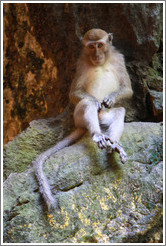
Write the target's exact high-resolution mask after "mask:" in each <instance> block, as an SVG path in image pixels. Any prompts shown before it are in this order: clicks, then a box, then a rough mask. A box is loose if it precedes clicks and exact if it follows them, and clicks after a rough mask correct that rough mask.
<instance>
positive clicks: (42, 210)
mask: <svg viewBox="0 0 166 246" xmlns="http://www.w3.org/2000/svg"><path fill="white" fill-rule="evenodd" d="M67 115H68V114H67ZM70 117H71V116H70V115H68V117H67V118H65V120H64V115H61V116H59V117H58V118H52V119H48V120H38V121H33V122H31V124H30V127H28V128H27V129H26V130H25V131H24V132H22V133H21V134H20V135H18V136H17V137H16V138H15V139H14V140H13V141H12V142H10V143H8V144H7V145H6V146H5V151H4V173H5V175H4V176H5V178H6V180H5V181H4V243H40V244H41V243H130V242H133V243H149V242H152V243H155V242H157V243H159V242H160V243H161V242H162V193H163V191H162V168H163V163H162V125H161V124H160V123H141V122H133V123H125V131H124V134H123V137H122V139H121V145H123V146H124V149H125V150H126V152H127V153H128V161H127V163H126V164H125V165H122V164H121V163H120V160H119V156H118V154H117V153H114V154H113V155H112V156H110V157H108V156H107V155H106V152H105V151H104V150H99V149H98V148H97V147H96V146H95V144H94V143H93V142H92V141H91V139H90V138H89V136H88V135H86V136H85V137H83V138H82V139H81V140H80V141H79V142H78V143H76V144H74V145H72V146H70V147H67V148H65V149H63V150H61V151H59V152H58V153H56V154H55V155H53V156H51V157H50V158H49V159H48V160H47V161H46V163H45V165H44V172H45V174H46V176H47V177H48V181H49V183H50V186H51V188H52V192H53V194H54V196H55V198H56V199H57V203H58V207H57V209H55V211H53V212H52V213H49V212H47V210H46V207H45V205H44V203H43V200H42V198H41V196H40V194H39V189H38V184H37V182H36V179H35V176H34V172H33V169H32V167H31V166H30V162H31V161H32V160H33V159H34V158H35V157H36V156H37V154H38V153H40V152H42V151H43V150H44V149H47V148H48V147H50V146H51V145H52V144H55V143H56V142H57V141H59V139H61V138H63V137H64V135H65V134H64V132H65V133H68V132H69V131H71V129H72V127H73V126H72V125H70V127H69V128H67V127H66V126H67V125H69V124H68V120H71V119H70ZM64 129H65V130H64ZM9 167H10V168H9ZM10 172H11V173H10ZM9 173H10V174H9Z"/></svg>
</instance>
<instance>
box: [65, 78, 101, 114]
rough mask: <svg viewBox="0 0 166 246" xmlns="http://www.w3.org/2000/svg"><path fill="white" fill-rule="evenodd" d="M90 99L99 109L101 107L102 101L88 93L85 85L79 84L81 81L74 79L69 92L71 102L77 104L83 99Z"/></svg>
mask: <svg viewBox="0 0 166 246" xmlns="http://www.w3.org/2000/svg"><path fill="white" fill-rule="evenodd" d="M85 98H86V99H88V100H89V101H91V102H94V103H95V104H96V107H97V110H100V109H101V103H100V102H99V101H98V100H97V99H96V98H95V97H94V96H92V95H90V94H88V93H87V92H86V91H85V90H84V88H83V86H81V85H80V84H79V81H77V80H76V79H75V80H74V81H73V83H72V85H71V89H70V93H69V99H70V102H71V103H73V104H74V105H77V104H78V103H79V102H80V101H81V100H82V99H85Z"/></svg>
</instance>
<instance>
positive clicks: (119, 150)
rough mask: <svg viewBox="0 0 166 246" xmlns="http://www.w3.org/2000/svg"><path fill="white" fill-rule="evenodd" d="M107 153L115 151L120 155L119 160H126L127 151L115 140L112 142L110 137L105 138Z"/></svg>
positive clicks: (123, 161)
mask: <svg viewBox="0 0 166 246" xmlns="http://www.w3.org/2000/svg"><path fill="white" fill-rule="evenodd" d="M107 147H108V153H112V152H113V151H116V152H117V153H119V155H120V159H121V162H122V163H123V164H124V163H125V162H126V161H127V153H126V152H125V151H124V149H123V148H122V147H121V146H120V145H119V144H118V143H116V142H114V143H112V142H111V141H110V139H108V140H107Z"/></svg>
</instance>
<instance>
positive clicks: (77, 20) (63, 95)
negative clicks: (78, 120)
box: [3, 3, 163, 144]
mask: <svg viewBox="0 0 166 246" xmlns="http://www.w3.org/2000/svg"><path fill="white" fill-rule="evenodd" d="M162 11H163V6H162V3H4V4H3V40H4V42H3V50H4V51H3V52H4V53H3V60H4V63H3V75H4V82H3V83H4V84H3V85H4V89H3V119H4V144H5V143H7V142H8V141H11V140H12V139H13V138H14V137H15V136H16V135H17V134H18V133H20V132H21V131H22V130H23V129H25V128H26V127H27V126H28V123H29V122H30V121H32V120H33V119H38V118H47V117H54V116H56V115H57V114H59V113H60V112H62V111H63V109H64V108H65V107H66V105H67V104H68V91H69V88H70V84H71V81H72V78H73V75H74V72H75V65H76V60H77V58H78V55H79V50H80V41H79V38H80V37H81V36H82V35H83V34H84V33H85V32H86V31H87V30H89V29H91V28H102V29H104V30H106V31H107V32H112V33H113V34H114V40H113V44H114V45H115V46H116V47H117V48H118V49H119V50H120V51H121V52H122V53H123V54H124V55H125V58H126V62H127V69H128V71H129V74H130V77H131V80H132V87H133V90H134V97H133V101H132V103H131V105H130V107H131V109H132V110H131V113H130V114H129V115H128V117H127V118H126V120H127V121H133V120H135V121H140V120H141V121H161V120H162V75H163V72H162V51H163V50H162V35H163V34H162V27H163V23H162V19H163V17H162Z"/></svg>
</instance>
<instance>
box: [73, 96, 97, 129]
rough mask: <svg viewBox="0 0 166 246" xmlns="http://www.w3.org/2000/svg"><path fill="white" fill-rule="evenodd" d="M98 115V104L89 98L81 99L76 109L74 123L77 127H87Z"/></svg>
mask: <svg viewBox="0 0 166 246" xmlns="http://www.w3.org/2000/svg"><path fill="white" fill-rule="evenodd" d="M97 117H98V114H97V107H96V105H95V104H94V103H93V102H92V101H89V100H87V99H83V100H81V101H80V102H79V103H78V104H77V106H76V107H75V110H74V123H75V126H76V127H82V128H87V125H88V124H89V122H90V121H91V120H90V119H96V118H97Z"/></svg>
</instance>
